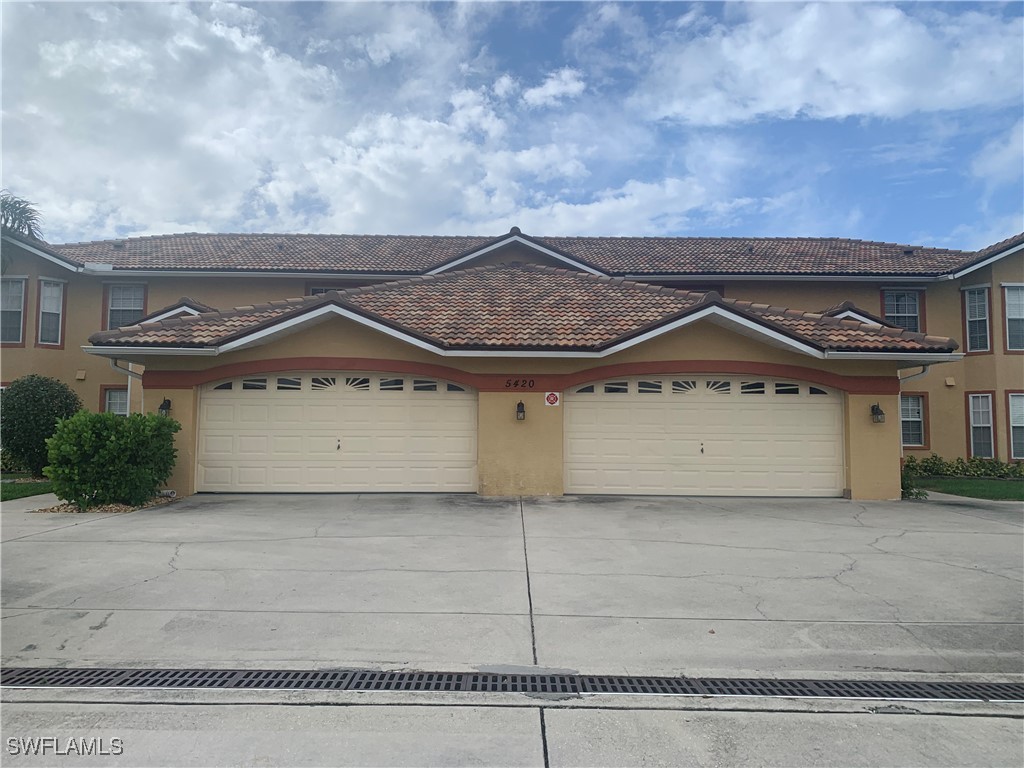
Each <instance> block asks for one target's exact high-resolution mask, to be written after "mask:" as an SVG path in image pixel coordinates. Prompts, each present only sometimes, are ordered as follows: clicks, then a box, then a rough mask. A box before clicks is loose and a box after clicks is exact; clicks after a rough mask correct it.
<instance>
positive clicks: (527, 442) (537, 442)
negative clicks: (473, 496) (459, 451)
mask: <svg viewBox="0 0 1024 768" xmlns="http://www.w3.org/2000/svg"><path fill="white" fill-rule="evenodd" d="M520 401H522V403H523V406H524V407H525V409H526V419H524V420H523V421H517V420H516V413H515V412H516V405H517V403H519V402H520ZM563 411H564V409H563V408H562V407H561V406H555V407H552V406H547V405H545V404H544V393H543V392H523V393H515V392H481V393H480V416H479V425H480V431H479V435H478V437H477V451H478V456H477V474H478V477H479V478H480V493H481V494H482V495H484V496H518V495H529V496H561V495H562V487H563V471H562V453H563V448H562V445H563V440H562V413H563Z"/></svg>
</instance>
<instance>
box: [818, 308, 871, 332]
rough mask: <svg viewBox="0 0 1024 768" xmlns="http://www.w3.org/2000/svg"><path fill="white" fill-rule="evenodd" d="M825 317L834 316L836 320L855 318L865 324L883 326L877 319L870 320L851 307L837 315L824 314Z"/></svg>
mask: <svg viewBox="0 0 1024 768" xmlns="http://www.w3.org/2000/svg"><path fill="white" fill-rule="evenodd" d="M825 317H834V318H835V319H836V320H856V321H857V322H859V323H865V324H866V325H877V326H879V327H880V328H881V327H883V326H882V325H881V324H880V323H879V322H878V321H877V320H872V319H871V318H870V317H867V316H866V315H862V314H859V313H857V312H854V311H853V310H852V309H847V310H846V311H844V312H840V313H839V314H838V315H825Z"/></svg>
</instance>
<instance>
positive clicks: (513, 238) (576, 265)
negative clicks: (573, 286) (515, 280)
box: [426, 235, 607, 277]
mask: <svg viewBox="0 0 1024 768" xmlns="http://www.w3.org/2000/svg"><path fill="white" fill-rule="evenodd" d="M509 243H522V244H523V245H525V246H526V247H527V248H532V249H533V250H535V251H537V252H538V253H543V254H544V255H545V256H550V257H551V258H553V259H557V260H558V261H560V262H562V263H563V264H566V265H568V266H570V267H572V268H573V269H576V270H579V271H581V272H589V273H590V274H591V275H601V276H605V277H607V273H605V272H602V271H601V270H599V269H594V268H593V267H588V266H587V265H586V264H581V263H580V262H578V261H576V260H575V259H570V258H569V257H568V256H563V255H562V254H560V253H556V252H555V251H552V250H551V249H550V248H545V247H544V246H542V245H537V244H536V243H532V242H530V241H529V240H527V239H525V238H523V237H520V236H519V235H509V236H508V237H506V238H504V239H502V240H499V241H498V242H496V243H492V244H491V245H488V246H487V247H486V248H479V249H477V250H475V251H473V252H472V253H469V254H466V255H465V256H463V257H462V258H461V259H456V260H455V261H450V262H448V263H447V264H442V265H441V266H440V267H434V268H433V269H431V270H429V271H427V273H426V274H428V275H438V274H441V273H442V272H447V271H449V270H451V269H455V267H457V266H459V265H460V264H465V263H466V262H467V261H472V260H473V259H476V258H478V257H480V256H483V255H484V254H485V253H489V252H490V251H493V250H496V249H498V248H502V247H504V246H506V245H508V244H509Z"/></svg>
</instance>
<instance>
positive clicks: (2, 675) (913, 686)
mask: <svg viewBox="0 0 1024 768" xmlns="http://www.w3.org/2000/svg"><path fill="white" fill-rule="evenodd" d="M0 686H2V687H4V688H141V689H151V690H152V689H178V690H180V689H215V690H278V691H309V690H329V691H450V692H480V693H502V692H504V693H553V694H569V695H577V694H631V695H656V696H715V697H720V696H725V697H737V696H741V697H748V696H755V697H785V698H815V699H887V700H900V701H1003V702H1024V683H980V682H960V681H950V682H917V681H899V680H768V679H742V678H720V677H692V678H691V677H633V676H598V675H503V674H484V673H475V672H473V673H470V672H375V671H371V670H359V669H339V670H325V671H318V670H275V669H250V670H237V669H68V668H65V667H39V668H9V669H4V670H2V671H0Z"/></svg>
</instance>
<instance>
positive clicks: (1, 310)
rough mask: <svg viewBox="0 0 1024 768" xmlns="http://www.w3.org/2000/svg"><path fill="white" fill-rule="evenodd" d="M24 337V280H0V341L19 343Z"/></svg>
mask: <svg viewBox="0 0 1024 768" xmlns="http://www.w3.org/2000/svg"><path fill="white" fill-rule="evenodd" d="M24 339H25V281H24V279H6V280H0V342H2V343H4V344H21V343H22V342H23V341H24Z"/></svg>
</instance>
